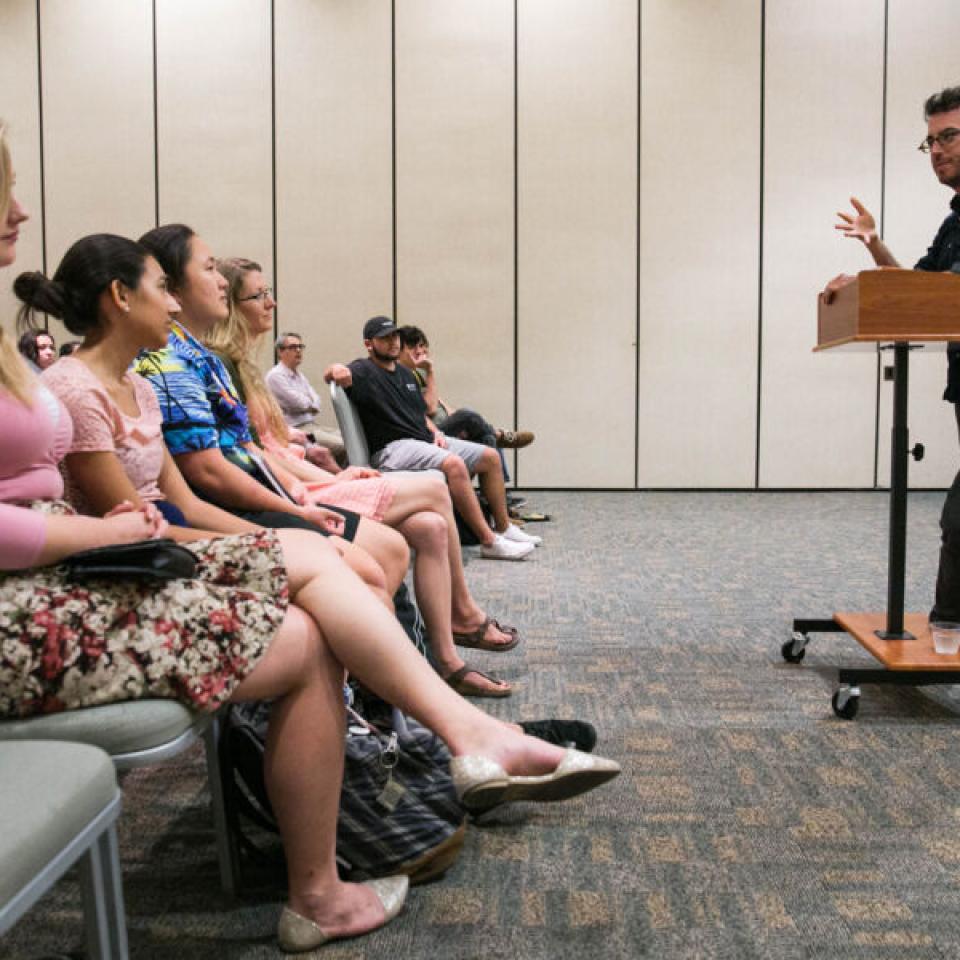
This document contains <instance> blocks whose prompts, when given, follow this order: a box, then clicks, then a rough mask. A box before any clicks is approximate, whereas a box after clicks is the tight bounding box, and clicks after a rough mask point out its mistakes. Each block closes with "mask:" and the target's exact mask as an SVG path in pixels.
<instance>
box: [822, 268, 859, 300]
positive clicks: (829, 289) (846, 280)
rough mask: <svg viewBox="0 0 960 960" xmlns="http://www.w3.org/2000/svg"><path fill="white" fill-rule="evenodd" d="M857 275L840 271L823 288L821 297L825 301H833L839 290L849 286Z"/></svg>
mask: <svg viewBox="0 0 960 960" xmlns="http://www.w3.org/2000/svg"><path fill="white" fill-rule="evenodd" d="M856 279H857V278H856V277H851V276H850V274H849V273H838V274H837V275H836V276H835V277H834V278H833V279H832V280H831V281H830V282H829V283H828V284H827V285H826V286H825V287H824V288H823V290H822V292H821V293H820V299H821V300H822V301H823V302H824V303H833V298H834V297H835V296H836V295H837V291H838V290H842V289H843V288H844V287H846V286H849V285H850V284H851V283H854V282H855V281H856Z"/></svg>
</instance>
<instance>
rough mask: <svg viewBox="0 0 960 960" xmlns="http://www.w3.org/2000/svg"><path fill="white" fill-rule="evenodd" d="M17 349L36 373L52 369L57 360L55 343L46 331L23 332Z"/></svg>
mask: <svg viewBox="0 0 960 960" xmlns="http://www.w3.org/2000/svg"><path fill="white" fill-rule="evenodd" d="M17 349H18V350H19V351H20V353H21V354H22V355H23V357H25V358H26V360H27V361H28V363H29V364H30V367H31V369H32V370H34V371H35V372H36V373H42V372H43V371H44V370H46V369H48V368H49V367H52V366H53V364H54V363H56V360H57V343H56V341H55V340H54V339H53V335H52V334H49V333H47V331H46V330H39V329H36V330H34V329H30V330H24V332H23V333H22V334H21V336H20V341H19V343H18V344H17Z"/></svg>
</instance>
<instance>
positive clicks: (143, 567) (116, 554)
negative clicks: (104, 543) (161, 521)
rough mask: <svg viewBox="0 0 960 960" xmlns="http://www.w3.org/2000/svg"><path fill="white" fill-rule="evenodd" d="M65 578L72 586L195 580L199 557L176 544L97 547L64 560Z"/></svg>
mask: <svg viewBox="0 0 960 960" xmlns="http://www.w3.org/2000/svg"><path fill="white" fill-rule="evenodd" d="M61 566H62V568H63V571H64V576H65V577H66V578H67V580H69V581H71V582H76V581H79V580H92V579H95V578H96V579H103V578H119V579H132V580H152V581H155V582H157V583H162V582H164V581H167V580H181V579H189V578H191V577H192V576H193V575H194V573H195V572H196V569H197V557H196V555H195V554H194V553H191V552H190V551H189V550H188V549H187V548H186V547H182V546H180V544H179V543H175V542H174V541H173V540H169V539H166V538H164V539H161V540H138V541H137V542H136V543H116V544H111V545H110V546H109V547H95V548H94V549H93V550H81V551H80V552H79V553H74V554H71V555H70V556H69V557H64V559H63V561H62V564H61Z"/></svg>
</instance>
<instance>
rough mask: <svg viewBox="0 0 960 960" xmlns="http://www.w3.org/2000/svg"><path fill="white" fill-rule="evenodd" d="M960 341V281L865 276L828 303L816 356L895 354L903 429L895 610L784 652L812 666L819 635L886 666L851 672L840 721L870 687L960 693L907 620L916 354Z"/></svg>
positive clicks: (828, 626) (913, 618) (893, 455)
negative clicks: (946, 686)
mask: <svg viewBox="0 0 960 960" xmlns="http://www.w3.org/2000/svg"><path fill="white" fill-rule="evenodd" d="M948 340H960V276H957V275H955V274H952V273H927V272H923V271H919V270H864V271H863V272H862V273H860V274H859V275H858V277H857V279H856V281H855V282H853V283H851V284H849V285H848V286H846V287H844V288H842V289H841V290H839V291H838V292H837V295H836V296H835V298H834V300H833V302H832V303H830V304H825V303H824V302H823V300H822V299H821V300H820V304H819V310H818V315H817V346H816V348H815V349H816V350H831V349H848V350H849V349H861V350H864V349H866V350H875V349H877V347H878V346H879V349H880V350H890V351H892V353H893V428H892V442H891V445H890V531H889V554H888V560H887V609H886V611H883V612H873V613H834V615H833V617H832V619H830V620H826V619H820V620H808V619H797V620H794V621H793V635H792V637H791V639H790V640H788V641H787V642H786V643H784V644H783V646H782V647H781V648H780V652H781V654H782V655H783V658H784V660H786V661H787V662H788V663H799V662H800V661H801V660H803V657H804V653H805V652H806V647H807V644H808V643H809V642H810V634H812V633H848V634H850V636H852V637H853V638H854V639H855V640H857V641H858V642H859V643H860V644H861V645H862V646H863V647H864V648H865V649H866V650H867V651H869V652H870V653H871V654H872V655H873V656H874V657H875V658H876V659H877V661H878V662H879V664H880V665H879V666H877V667H869V668H863V667H856V668H854V667H850V668H847V667H841V668H840V669H839V670H838V673H837V680H838V686H837V690H836V691H835V692H834V694H833V699H832V705H833V711H834V713H836V715H837V716H839V717H843V718H844V719H847V720H852V719H853V718H854V717H855V716H856V715H857V710H858V708H859V706H860V684H864V683H893V684H904V685H910V686H922V685H926V684H934V683H960V654H956V655H942V654H938V653H936V652H935V651H934V649H933V639H932V637H931V635H930V628H929V624H928V622H927V615H926V614H917V613H906V614H905V613H904V609H903V607H904V576H905V573H906V551H907V465H908V458H909V457H910V456H913V457H915V458H916V459H917V460H920V459H922V457H923V447H922V445H921V444H917V445H916V446H915V447H913V448H912V449H910V448H909V431H908V428H907V404H908V391H909V367H910V350H911V349H917V348H918V347H919V346H920V345H922V344H925V343H934V344H937V345H943V344H945V343H946V341H948Z"/></svg>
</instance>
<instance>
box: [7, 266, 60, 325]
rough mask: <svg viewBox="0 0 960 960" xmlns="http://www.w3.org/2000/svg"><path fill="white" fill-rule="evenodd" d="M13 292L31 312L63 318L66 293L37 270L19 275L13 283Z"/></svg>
mask: <svg viewBox="0 0 960 960" xmlns="http://www.w3.org/2000/svg"><path fill="white" fill-rule="evenodd" d="M13 292H14V293H15V294H16V296H17V298H18V299H19V300H21V301H22V302H23V303H25V304H26V305H27V306H28V307H30V309H31V310H35V311H37V312H38V313H48V314H50V315H51V316H53V317H61V318H62V317H63V314H64V310H65V307H66V296H65V293H66V291H65V290H64V289H63V286H62V285H61V284H59V283H57V282H56V281H54V280H50V279H48V278H47V277H46V276H45V275H44V274H43V273H41V272H40V271H39V270H30V271H28V272H26V273H21V274H20V276H19V277H17V279H16V280H14V281H13Z"/></svg>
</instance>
